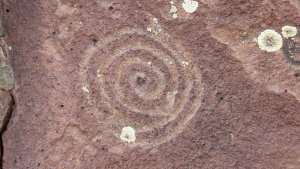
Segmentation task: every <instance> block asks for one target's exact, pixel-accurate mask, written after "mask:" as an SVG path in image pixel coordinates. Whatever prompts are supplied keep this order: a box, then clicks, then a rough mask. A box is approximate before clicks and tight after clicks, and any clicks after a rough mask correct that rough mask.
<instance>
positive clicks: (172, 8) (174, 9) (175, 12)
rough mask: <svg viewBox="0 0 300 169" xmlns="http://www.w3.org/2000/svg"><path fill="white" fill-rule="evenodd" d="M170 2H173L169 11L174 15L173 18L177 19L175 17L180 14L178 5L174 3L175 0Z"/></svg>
mask: <svg viewBox="0 0 300 169" xmlns="http://www.w3.org/2000/svg"><path fill="white" fill-rule="evenodd" d="M170 4H171V6H170V11H169V13H170V15H171V16H172V18H174V19H175V18H177V17H178V15H177V11H178V9H177V7H176V6H175V5H174V2H173V1H171V2H170Z"/></svg>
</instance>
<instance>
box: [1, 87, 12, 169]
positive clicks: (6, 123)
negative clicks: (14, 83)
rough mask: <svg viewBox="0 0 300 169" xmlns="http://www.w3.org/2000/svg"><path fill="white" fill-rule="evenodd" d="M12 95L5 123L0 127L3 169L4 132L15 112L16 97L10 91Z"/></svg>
mask: <svg viewBox="0 0 300 169" xmlns="http://www.w3.org/2000/svg"><path fill="white" fill-rule="evenodd" d="M10 96H11V101H10V104H9V107H8V109H7V112H6V115H5V117H4V120H3V125H2V127H1V129H0V135H1V137H0V148H1V152H0V153H1V154H0V155H1V157H0V159H1V162H0V169H3V151H4V150H3V149H4V146H3V138H2V137H3V133H4V132H5V131H6V129H7V126H8V124H9V121H10V119H11V117H12V113H13V111H14V107H15V99H14V95H13V94H12V93H11V92H10Z"/></svg>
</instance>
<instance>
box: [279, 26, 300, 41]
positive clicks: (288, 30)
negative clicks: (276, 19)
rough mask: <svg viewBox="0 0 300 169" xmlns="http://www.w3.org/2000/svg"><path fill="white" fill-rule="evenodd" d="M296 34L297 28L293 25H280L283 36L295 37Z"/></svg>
mask: <svg viewBox="0 0 300 169" xmlns="http://www.w3.org/2000/svg"><path fill="white" fill-rule="evenodd" d="M296 35H297V28H296V27H294V26H289V25H286V26H284V27H282V36H283V37H285V38H291V37H295V36H296Z"/></svg>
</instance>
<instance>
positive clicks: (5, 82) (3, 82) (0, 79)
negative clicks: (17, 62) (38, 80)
mask: <svg viewBox="0 0 300 169" xmlns="http://www.w3.org/2000/svg"><path fill="white" fill-rule="evenodd" d="M14 81H15V77H14V72H13V70H12V68H11V67H10V66H8V65H3V66H0V88H1V89H3V90H11V89H12V88H13V87H14Z"/></svg>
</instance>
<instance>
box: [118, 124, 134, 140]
mask: <svg viewBox="0 0 300 169" xmlns="http://www.w3.org/2000/svg"><path fill="white" fill-rule="evenodd" d="M120 138H121V140H122V141H127V142H135V140H136V137H135V130H134V129H133V128H132V127H130V126H128V127H124V128H123V129H122V132H121V135H120Z"/></svg>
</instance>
